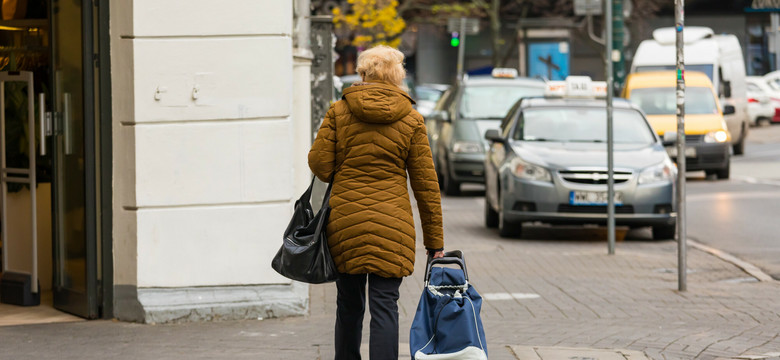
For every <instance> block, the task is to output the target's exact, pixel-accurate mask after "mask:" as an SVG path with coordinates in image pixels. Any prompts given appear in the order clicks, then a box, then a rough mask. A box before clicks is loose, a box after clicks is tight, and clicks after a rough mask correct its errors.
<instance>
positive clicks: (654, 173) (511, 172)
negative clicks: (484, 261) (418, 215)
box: [485, 77, 677, 239]
mask: <svg viewBox="0 0 780 360" xmlns="http://www.w3.org/2000/svg"><path fill="white" fill-rule="evenodd" d="M573 78H575V77H569V78H567V80H566V81H565V82H563V81H551V82H550V83H549V91H548V95H547V96H545V97H543V98H530V99H522V100H520V101H518V102H517V103H515V105H514V106H513V107H512V109H511V110H510V111H509V114H508V115H507V116H506V117H505V118H504V119H503V121H502V123H501V127H500V129H498V130H496V129H491V130H488V132H487V133H486V134H485V138H486V139H488V140H489V141H490V142H491V145H490V147H489V150H488V153H487V156H486V158H485V225H486V226H487V227H498V229H499V233H500V235H501V236H504V237H514V236H519V235H520V234H521V232H522V223H523V222H529V221H534V222H536V221H538V222H544V223H550V224H606V221H607V206H606V205H607V202H608V196H607V179H608V168H607V144H606V141H607V139H606V134H607V131H606V130H607V129H606V116H605V107H606V102H605V101H604V100H603V96H605V95H606V84H604V83H603V82H600V83H596V82H592V83H591V82H590V78H587V77H576V78H575V79H573ZM573 84H577V86H576V87H577V88H578V89H588V91H586V92H585V94H590V96H585V95H583V92H581V91H580V92H579V93H580V95H579V96H577V97H575V96H574V94H575V91H573V90H572V88H573V86H572V85H573ZM594 85H595V86H594ZM594 88H600V89H602V90H601V91H593V90H590V89H594ZM556 93H557V94H556ZM599 93H600V94H599ZM561 94H562V95H563V96H560V95H561ZM555 95H557V96H555ZM596 95H601V96H599V98H597V97H596ZM613 111H614V112H613V114H614V117H613V119H614V120H613V121H614V123H613V124H614V125H613V129H614V149H615V152H614V154H615V157H614V183H615V188H614V189H615V197H614V199H615V205H616V206H615V214H616V215H615V220H616V223H617V224H618V225H628V226H632V227H642V226H651V227H652V234H653V238H654V239H672V238H674V234H675V229H676V213H675V211H676V208H675V204H674V203H675V202H674V196H675V195H674V179H675V177H676V173H677V169H676V167H675V166H674V164H673V163H672V161H671V160H670V158H669V156H668V155H667V153H666V151H665V150H664V146H663V144H662V142H661V140H660V139H659V137H658V136H657V135H656V134H655V132H654V131H653V129H652V128H651V126H650V124H649V123H648V122H647V119H646V118H645V116H644V115H643V114H642V112H641V111H640V110H639V108H637V107H636V106H634V105H632V104H631V103H629V102H628V101H625V100H622V99H615V101H614V110H613Z"/></svg>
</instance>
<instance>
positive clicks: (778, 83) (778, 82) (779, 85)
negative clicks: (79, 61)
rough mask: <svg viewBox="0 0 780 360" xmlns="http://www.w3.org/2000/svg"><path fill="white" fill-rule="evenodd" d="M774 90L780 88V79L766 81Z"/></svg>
mask: <svg viewBox="0 0 780 360" xmlns="http://www.w3.org/2000/svg"><path fill="white" fill-rule="evenodd" d="M766 83H767V84H768V85H769V87H771V88H772V90H780V79H772V80H767V82H766Z"/></svg>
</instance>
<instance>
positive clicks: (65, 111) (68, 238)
mask: <svg viewBox="0 0 780 360" xmlns="http://www.w3.org/2000/svg"><path fill="white" fill-rule="evenodd" d="M96 5H97V1H95V2H93V1H86V0H4V1H3V2H2V20H1V21H0V84H2V89H0V101H2V102H0V104H2V112H3V114H2V115H3V116H2V117H0V120H2V125H3V126H2V129H4V131H3V132H2V135H3V136H2V137H0V138H1V139H0V147H2V150H3V154H4V159H2V163H1V164H2V189H0V190H1V194H0V195H2V203H3V206H2V209H1V210H0V211H2V218H1V219H0V221H1V223H0V226H2V240H1V241H2V245H0V249H1V250H2V253H3V256H2V262H3V265H2V270H3V275H2V280H0V288H2V292H0V302H2V303H4V304H2V305H0V319H2V318H3V312H4V311H17V312H18V311H19V310H18V309H13V308H11V307H9V305H6V304H8V303H11V304H16V305H15V306H21V305H19V304H20V303H21V304H22V305H26V306H34V305H35V304H36V303H38V299H39V298H41V299H42V300H43V301H42V303H43V304H44V305H42V306H46V305H47V302H48V306H53V307H54V308H56V309H58V310H60V311H63V312H66V313H70V314H74V315H77V316H80V317H83V318H97V317H99V316H101V311H102V310H103V306H102V305H103V304H104V301H106V299H104V298H103V296H101V294H102V291H101V290H102V285H103V283H104V282H103V281H102V280H103V279H102V275H103V271H99V269H101V256H100V255H101V253H100V251H101V246H100V245H101V244H102V241H101V236H100V231H99V230H100V224H101V212H100V211H99V208H100V207H99V204H100V201H101V197H100V185H101V181H100V180H101V176H100V174H101V170H100V166H99V163H100V161H99V160H100V151H99V150H100V144H101V143H100V136H99V135H100V133H101V128H100V105H101V102H100V97H99V94H100V91H98V90H99V89H100V84H101V82H100V81H99V80H100V78H99V74H100V71H99V62H98V60H99V58H100V52H99V50H100V49H99V46H98V44H99V43H100V42H99V41H98V39H99V36H98V35H99V33H98V30H99V27H98V24H99V23H100V22H99V16H98V14H99V11H98V10H97V7H96ZM108 171H110V170H108ZM28 296H29V297H28ZM20 299H21V301H20ZM8 309H12V310H8Z"/></svg>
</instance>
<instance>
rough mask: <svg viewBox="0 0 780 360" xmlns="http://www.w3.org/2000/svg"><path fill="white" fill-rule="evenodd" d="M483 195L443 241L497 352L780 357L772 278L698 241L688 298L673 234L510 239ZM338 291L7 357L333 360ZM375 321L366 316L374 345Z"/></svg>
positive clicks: (457, 201) (74, 336) (11, 333)
mask: <svg viewBox="0 0 780 360" xmlns="http://www.w3.org/2000/svg"><path fill="white" fill-rule="evenodd" d="M481 201H482V200H481V198H478V197H477V198H474V197H462V198H445V201H444V207H445V222H446V223H445V241H446V247H447V249H461V250H463V251H464V253H465V256H466V260H467V264H468V266H469V275H470V277H471V282H472V283H473V284H474V285H475V286H476V287H477V290H478V291H479V292H480V293H481V294H482V295H483V296H484V297H485V301H484V304H483V309H482V319H483V321H484V324H485V331H486V334H487V338H488V344H489V353H490V359H495V360H500V359H512V360H515V359H523V360H525V359H534V360H537V359H544V360H552V359H632V360H633V359H646V358H649V359H694V358H698V359H716V358H723V359H729V358H735V357H737V356H740V355H755V356H757V357H755V358H775V359H778V358H780V353H777V352H778V351H780V302H779V301H778V299H780V284H778V283H777V282H757V281H756V280H755V279H754V278H752V277H750V276H749V275H747V274H746V273H745V272H743V271H742V270H740V269H739V268H737V267H736V266H734V265H732V264H730V263H727V262H724V261H722V260H720V259H719V258H717V257H714V256H712V255H710V254H707V253H705V252H703V251H700V250H697V249H694V248H689V251H688V265H689V274H688V291H687V292H685V293H680V292H678V291H677V290H676V289H677V274H676V268H677V244H676V243H675V242H672V241H664V242H655V241H650V240H627V241H624V242H619V243H618V244H617V251H616V253H617V254H616V255H614V256H609V255H606V252H607V249H606V244H605V243H604V242H603V241H601V240H595V239H596V238H598V237H599V236H601V235H602V234H600V232H599V231H598V230H592V229H582V228H571V229H558V230H550V229H549V228H545V227H535V228H534V227H532V228H529V229H527V231H526V233H525V235H524V237H523V238H522V239H501V238H499V237H498V234H497V232H495V231H493V230H488V229H485V228H484V226H483V225H482V206H481V205H480V204H481ZM418 231H419V230H418ZM645 231H646V230H645ZM418 235H419V234H418ZM631 237H639V238H642V237H645V238H647V237H649V232H636V233H633V232H632V233H630V234H629V238H631ZM561 238H563V240H561ZM534 239H538V240H534ZM735 241H738V239H735ZM419 246H420V247H421V246H422V244H419ZM423 266H424V255H423V253H422V251H418V259H417V269H416V270H417V271H416V272H415V274H414V275H413V276H411V277H409V278H407V279H405V280H404V282H403V285H402V287H401V300H400V302H399V307H400V313H401V329H402V331H401V337H400V338H401V343H402V344H401V355H402V356H401V358H404V359H408V358H409V349H408V344H407V343H408V329H409V328H410V326H411V321H412V317H413V316H414V311H415V309H416V306H417V300H418V299H419V296H420V293H421V291H422V275H423V274H422V272H423V270H422V268H423ZM335 298H336V294H335V285H333V284H326V285H317V286H312V287H311V313H310V315H309V316H306V317H299V318H288V319H267V320H263V321H235V322H212V323H189V324H171V325H139V324H128V323H120V322H111V321H90V322H80V323H69V324H51V325H31V326H19V327H4V328H2V327H0V359H50V358H51V359H54V358H56V359H70V358H74V359H75V358H79V359H82V358H90V359H100V358H115V359H141V358H154V359H184V358H186V359H190V358H194V359H222V358H225V359H228V358H229V359H249V358H252V359H332V357H333V335H332V329H333V322H334V314H335ZM367 330H368V315H367V316H366V323H365V325H364V343H366V344H367V342H368V334H367ZM364 351H365V352H364V353H365V354H366V356H365V357H364V358H365V359H368V356H367V348H366V347H365V346H364ZM759 356H762V357H759ZM773 356H774V357H773Z"/></svg>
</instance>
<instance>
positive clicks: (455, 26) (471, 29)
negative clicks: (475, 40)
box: [447, 18, 479, 36]
mask: <svg viewBox="0 0 780 360" xmlns="http://www.w3.org/2000/svg"><path fill="white" fill-rule="evenodd" d="M460 19H461V18H449V19H447V32H449V33H454V32H457V33H460V29H461V28H460ZM464 20H465V22H466V24H465V27H466V32H465V34H460V36H463V35H476V34H479V19H474V18H465V19H464Z"/></svg>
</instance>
